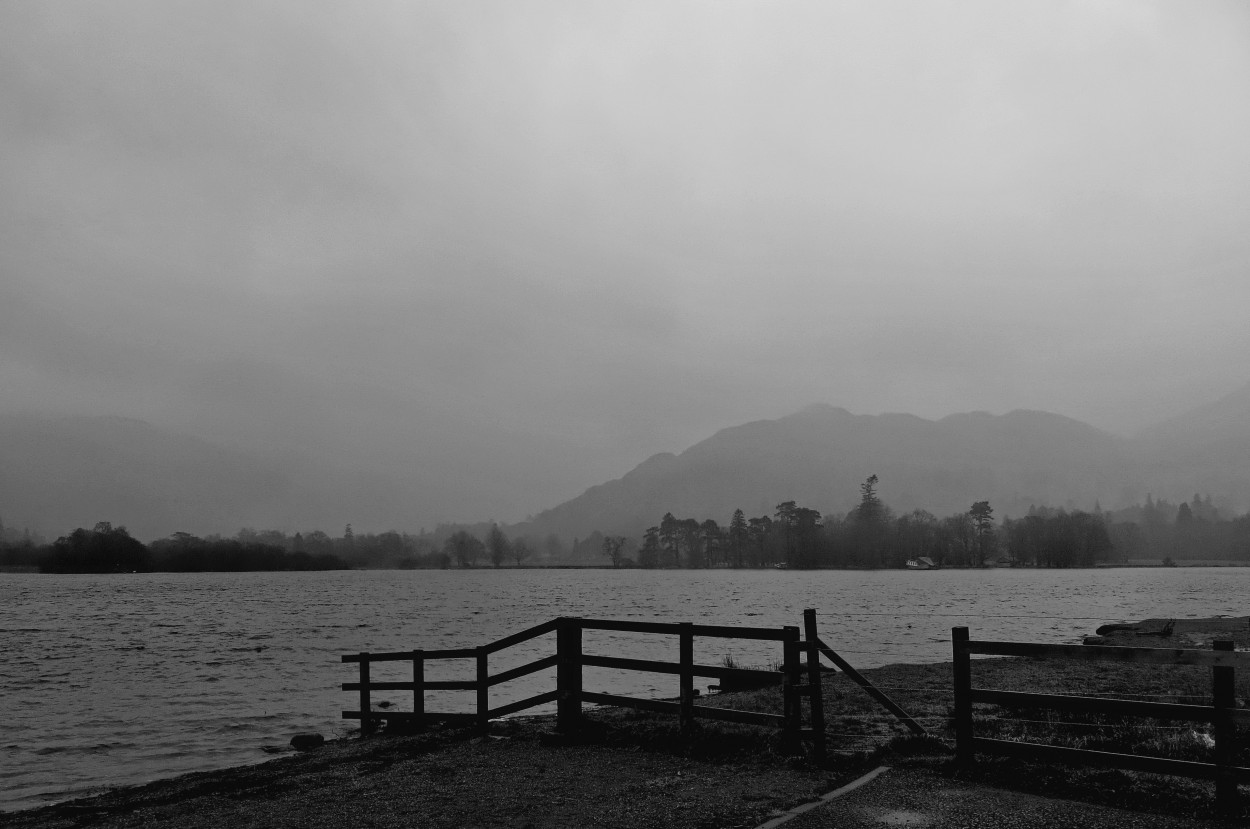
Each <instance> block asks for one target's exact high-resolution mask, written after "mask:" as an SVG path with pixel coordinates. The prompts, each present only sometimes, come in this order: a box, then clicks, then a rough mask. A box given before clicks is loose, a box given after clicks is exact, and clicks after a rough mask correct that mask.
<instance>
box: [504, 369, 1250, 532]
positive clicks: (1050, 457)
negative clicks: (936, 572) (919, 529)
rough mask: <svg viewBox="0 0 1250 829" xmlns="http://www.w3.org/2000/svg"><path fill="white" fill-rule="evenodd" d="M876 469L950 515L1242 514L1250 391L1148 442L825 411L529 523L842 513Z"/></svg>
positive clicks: (699, 451) (1060, 429)
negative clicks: (1142, 504) (1202, 501)
mask: <svg viewBox="0 0 1250 829" xmlns="http://www.w3.org/2000/svg"><path fill="white" fill-rule="evenodd" d="M874 474H875V475H877V476H878V477H879V479H880V488H879V494H880V495H881V497H882V498H883V500H884V501H885V502H886V503H887V504H889V505H890V506H891V507H892V508H894V509H895V510H896V511H899V512H907V511H910V510H913V509H925V510H928V511H929V512H932V513H934V514H936V515H939V516H940V515H946V514H949V513H954V512H962V511H965V510H967V509H968V507H969V506H970V505H971V504H972V503H973V502H975V501H981V500H989V501H990V503H991V504H992V505H993V507H994V509H995V513H996V515H997V517H999V518H1002V517H1006V516H1017V517H1018V516H1020V515H1022V514H1024V513H1025V512H1026V511H1027V510H1028V508H1029V507H1030V506H1034V505H1037V506H1043V505H1045V506H1056V507H1067V508H1075V509H1085V510H1089V509H1092V508H1093V507H1094V506H1095V504H1100V505H1101V506H1103V507H1119V506H1126V505H1129V504H1133V503H1136V502H1138V501H1141V500H1143V499H1145V497H1146V496H1147V495H1153V496H1154V497H1156V498H1160V497H1162V498H1170V499H1173V500H1183V499H1186V498H1188V497H1190V496H1192V495H1193V494H1194V493H1199V492H1200V493H1207V494H1210V495H1213V496H1214V497H1215V500H1216V503H1217V504H1220V505H1222V506H1223V507H1224V508H1225V509H1228V510H1232V511H1236V512H1241V511H1244V510H1246V509H1247V507H1248V506H1250V386H1247V387H1246V388H1244V389H1242V390H1240V391H1238V392H1236V393H1234V394H1232V395H1229V396H1228V397H1225V398H1223V399H1221V400H1219V401H1217V402H1215V403H1212V404H1210V405H1207V406H1202V407H1200V408H1197V409H1195V410H1193V412H1191V413H1189V414H1186V415H1183V416H1181V417H1177V418H1174V419H1171V420H1169V421H1167V422H1166V423H1162V424H1159V425H1158V426H1156V427H1153V428H1151V429H1148V430H1146V431H1145V432H1143V433H1142V434H1141V435H1139V436H1137V437H1134V438H1123V437H1117V436H1115V435H1112V434H1109V433H1107V432H1104V431H1101V430H1099V429H1096V428H1094V427H1092V426H1089V425H1087V424H1085V423H1082V422H1080V421H1077V420H1073V419H1071V418H1068V417H1063V416H1061V415H1057V414H1051V413H1048V412H1040V411H1024V410H1017V411H1013V412H1009V413H1007V414H1005V415H998V416H996V415H991V414H988V413H986V412H969V413H964V414H954V415H950V416H948V417H944V418H942V419H940V420H924V419H922V418H919V417H915V416H913V415H907V414H882V415H855V414H852V413H850V412H848V411H846V410H845V409H841V408H836V407H832V406H813V407H810V408H808V409H806V410H804V411H802V412H799V413H797V414H793V415H790V416H787V417H782V418H779V419H777V420H762V421H757V422H754V423H748V424H745V425H742V426H737V427H733V428H729V429H724V430H722V431H720V432H718V433H716V434H715V435H713V436H712V437H711V438H708V439H707V440H705V441H702V442H701V443H698V444H696V445H695V446H692V447H691V448H689V449H688V450H686V451H685V452H682V453H681V454H680V455H672V454H667V453H665V454H660V455H655V456H653V457H652V458H650V459H648V460H647V461H645V462H644V463H642V464H640V465H639V466H637V467H636V468H635V469H633V470H631V471H630V472H629V473H627V474H626V475H624V476H623V477H621V478H619V479H617V480H614V481H610V482H607V483H604V484H602V485H600V486H596V487H591V488H590V489H588V490H587V491H586V492H585V493H583V494H582V495H580V496H578V497H577V498H574V499H572V500H571V501H568V502H566V503H564V504H560V505H559V506H556V507H554V508H552V509H550V510H547V511H545V512H543V513H541V514H539V515H537V516H535V518H534V519H533V521H531V522H529V524H528V525H527V526H526V530H527V531H529V532H532V533H535V534H545V533H551V532H554V533H557V534H559V535H566V536H567V535H582V536H584V535H585V534H587V533H589V532H592V531H593V530H596V529H598V530H601V531H602V532H605V533H623V534H631V535H633V534H637V533H639V532H641V530H642V529H644V528H645V527H647V526H651V525H653V524H656V523H658V521H659V519H660V518H661V517H662V516H663V515H664V513H665V512H672V513H674V514H675V515H679V516H695V517H698V518H700V519H702V518H705V517H710V518H714V519H716V520H718V521H721V522H725V521H727V520H728V518H729V516H730V515H731V514H732V512H733V510H734V509H737V508H741V509H743V510H744V511H745V512H746V513H747V514H748V515H770V514H771V513H772V511H773V507H774V506H775V505H776V504H777V503H779V502H780V501H783V500H794V501H797V502H798V503H799V504H801V505H805V506H809V507H812V508H814V509H818V510H821V511H822V512H826V513H842V512H846V511H847V510H849V509H851V508H852V507H854V505H855V504H856V503H857V501H858V497H859V490H858V487H859V484H860V483H861V482H863V481H864V479H866V478H867V477H868V476H869V475H874Z"/></svg>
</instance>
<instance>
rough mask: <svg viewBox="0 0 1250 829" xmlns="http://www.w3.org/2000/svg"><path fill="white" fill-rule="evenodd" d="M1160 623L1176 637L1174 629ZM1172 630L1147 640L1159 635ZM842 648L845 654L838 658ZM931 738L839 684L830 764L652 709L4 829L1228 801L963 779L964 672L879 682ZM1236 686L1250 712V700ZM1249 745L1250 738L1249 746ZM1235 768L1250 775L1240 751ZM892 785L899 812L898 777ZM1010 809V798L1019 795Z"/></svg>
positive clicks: (721, 816)
mask: <svg viewBox="0 0 1250 829" xmlns="http://www.w3.org/2000/svg"><path fill="white" fill-rule="evenodd" d="M1160 621H1161V620H1160ZM1158 626H1160V625H1157V624H1151V623H1145V624H1143V625H1142V629H1143V630H1150V629H1155V628H1157V627H1158ZM1137 633H1138V631H1115V632H1111V633H1108V634H1107V637H1106V639H1105V641H1106V643H1108V644H1130V645H1150V646H1156V647H1158V646H1164V647H1207V648H1209V647H1210V642H1211V641H1212V640H1214V639H1232V640H1233V641H1234V642H1235V643H1236V645H1237V647H1238V648H1247V647H1250V621H1248V620H1247V619H1245V618H1242V619H1239V620H1205V621H1201V620H1180V621H1178V622H1177V623H1176V624H1175V625H1174V626H1173V629H1172V632H1171V635H1170V637H1168V638H1166V639H1164V638H1160V637H1143V636H1138V635H1137ZM831 644H832V643H831ZM863 673H864V675H865V676H867V677H868V678H869V679H870V680H871V681H872V682H873V683H874V684H875V685H876V686H877V687H878V688H880V689H881V690H883V691H884V692H885V693H886V694H888V695H889V696H890V697H891V698H892V699H894V700H895V701H896V702H897V703H899V704H900V705H901V706H902V707H903V708H905V709H906V710H907V711H908V712H909V713H910V714H911V715H912V716H913V717H914V718H915V719H917V720H918V721H919V722H920V723H921V724H922V725H924V726H925V728H926V729H927V730H928V731H929V734H930V736H929V737H925V738H917V737H914V736H912V735H910V733H909V732H908V731H907V730H906V729H905V728H904V727H903V726H902V725H901V723H899V722H898V721H897V720H896V719H894V718H893V717H892V716H891V715H890V714H889V713H888V712H887V711H885V710H884V709H883V708H881V707H880V706H879V705H878V704H877V703H876V702H874V701H873V700H872V699H870V698H869V697H868V696H867V695H866V694H864V692H863V690H862V689H860V688H859V687H858V686H857V685H855V684H854V683H852V682H850V681H849V680H847V679H846V678H845V676H843V675H841V674H834V675H830V676H829V677H828V678H827V679H826V680H825V683H824V689H825V693H824V699H825V712H826V723H827V724H826V731H827V739H828V745H829V749H830V754H829V757H828V759H827V760H826V761H825V762H823V763H819V764H818V763H814V762H811V761H810V760H809V759H808V758H806V757H805V756H803V755H802V754H796V753H794V752H793V750H792V749H788V748H787V747H786V746H783V745H782V743H781V741H780V740H779V739H778V735H777V734H775V733H773V732H769V731H767V730H763V729H757V728H752V727H748V726H733V725H728V724H719V723H709V722H707V721H701V722H700V724H699V726H698V727H697V728H695V729H693V730H691V731H690V732H687V733H682V732H681V730H680V729H679V727H678V724H677V722H676V721H675V719H674V718H670V717H667V716H664V715H659V714H652V713H646V712H637V711H626V710H619V709H597V710H591V711H589V712H588V714H587V717H586V723H585V728H584V729H583V731H582V733H581V734H580V735H578V736H577V737H576V738H569V737H564V736H561V735H558V734H556V733H555V731H554V725H555V724H554V719H553V718H551V717H529V718H518V719H514V720H507V721H501V722H496V723H493V724H492V727H491V732H490V734H488V735H482V734H480V733H477V732H475V731H473V730H471V729H463V728H455V727H450V726H444V727H433V728H431V729H429V730H427V731H423V732H421V733H408V734H405V733H399V732H392V733H382V734H378V735H375V736H370V737H368V738H364V739H346V740H337V741H332V742H330V743H327V744H326V745H325V746H324V747H322V748H320V749H318V750H316V751H313V752H308V753H302V754H294V755H293V756H288V757H284V758H281V759H278V760H274V761H271V762H267V763H262V764H258V765H253V766H245V767H239V768H232V769H224V770H221V771H216V772H208V773H199V774H191V775H184V776H182V777H179V778H175V779H172V780H163V781H157V782H155V783H152V784H149V785H146V786H138V787H128V788H123V789H117V790H114V791H111V792H109V793H106V794H103V795H100V796H96V797H91V798H84V799H82V800H76V801H71V802H69V803H65V804H60V805H57V806H52V807H46V808H42V809H35V810H29V811H24V812H17V813H12V814H8V815H5V818H6V819H7V821H8V825H11V826H14V827H23V829H26V828H29V829H34V828H35V827H39V828H40V829H47V828H48V827H70V826H102V827H120V826H135V825H143V826H169V827H175V826H176V827H213V828H214V829H216V827H226V826H235V825H265V826H272V827H286V826H290V827H297V826H299V827H305V826H307V827H317V826H325V827H332V826H333V827H340V826H345V825H371V826H383V827H390V826H411V825H420V826H423V827H436V828H438V827H459V826H466V825H471V826H490V827H494V826H500V827H505V826H506V827H525V826H532V827H538V826H543V827H584V826H597V827H622V829H624V827H631V829H632V827H657V829H666V827H713V826H715V827H739V826H740V827H754V826H758V825H759V824H760V823H762V822H763V821H765V820H768V819H769V818H770V817H773V816H776V815H778V814H780V813H781V812H783V811H785V810H787V809H789V808H791V807H793V806H795V805H796V804H799V803H802V802H805V801H810V800H811V799H813V798H815V797H817V796H819V795H820V794H822V793H825V792H828V791H829V790H831V789H833V788H836V787H837V786H839V785H841V784H843V783H845V782H847V781H849V780H852V779H854V778H855V777H857V776H858V775H860V774H862V773H864V772H865V771H867V770H869V769H871V768H873V767H875V766H877V765H880V764H882V763H885V764H888V765H891V766H894V767H899V766H905V767H908V768H909V769H910V771H909V772H908V774H916V773H919V774H923V775H928V776H930V777H933V778H934V779H938V780H946V781H948V782H949V781H950V780H952V779H954V778H958V779H959V780H961V781H963V782H961V783H960V784H959V785H967V784H968V783H969V782H972V783H975V784H980V785H989V786H994V787H998V788H1001V789H1004V790H1014V791H1024V792H1030V793H1035V794H1043V795H1049V796H1052V797H1063V798H1070V799H1073V800H1075V801H1077V805H1076V806H1074V807H1073V808H1075V809H1080V808H1092V805H1091V806H1090V807H1082V806H1081V805H1080V804H1100V805H1105V806H1114V807H1118V808H1123V809H1132V810H1138V811H1140V812H1151V813H1157V814H1171V815H1177V816H1189V817H1199V818H1202V817H1212V818H1213V817H1214V801H1213V786H1212V785H1211V784H1209V783H1206V782H1201V781H1192V780H1186V779H1182V778H1173V777H1160V776H1155V775H1148V774H1139V773H1136V772H1124V771H1116V770H1105V769H1104V770H1098V769H1071V768H1064V767H1060V766H1053V765H1045V764H1028V763H1024V762H1021V761H1016V760H1006V759H981V760H979V761H978V762H977V763H976V764H975V765H974V766H973V767H972V768H970V769H958V768H956V767H955V766H954V763H953V752H952V747H953V743H954V738H953V732H952V730H951V714H952V703H953V697H952V681H951V666H950V664H949V663H944V664H928V665H892V666H887V667H883V668H877V669H871V670H867V671H864V672H863ZM973 680H974V685H976V686H978V687H986V688H999V689H1003V690H1025V691H1032V692H1040V693H1064V694H1081V695H1088V696H1106V697H1116V696H1122V697H1124V698H1128V699H1157V700H1160V701H1168V702H1192V703H1195V704H1202V701H1203V700H1205V701H1206V702H1208V703H1209V700H1210V692H1211V678H1210V670H1209V669H1202V668H1193V667H1186V666H1176V667H1172V666H1162V667H1160V666H1157V665H1139V664H1133V663H1108V662H1095V663H1084V662H1080V663H1078V662H1065V661H1056V660H1034V659H1016V658H1011V659H984V660H977V661H975V662H974V664H973ZM1248 680H1250V677H1244V676H1239V677H1238V679H1237V688H1236V695H1237V698H1238V700H1239V705H1242V706H1244V705H1245V701H1246V700H1247V699H1250V681H1248ZM700 704H708V705H717V706H722V707H736V708H743V709H748V710H756V711H770V712H780V710H781V708H782V700H781V693H780V691H779V689H778V688H775V687H774V688H764V689H760V690H756V691H748V692H740V693H733V694H718V695H714V696H712V697H711V698H705V699H703V700H701V701H700ZM976 731H977V734H978V736H987V737H999V738H1002V739H1022V740H1028V741H1035V742H1048V743H1052V744H1055V745H1068V746H1078V747H1083V748H1092V749H1099V750H1104V751H1116V752H1122V753H1141V754H1154V755H1158V756H1166V757H1173V758H1176V759H1188V760H1205V761H1209V760H1210V750H1211V748H1210V735H1209V734H1208V733H1207V730H1206V728H1205V727H1204V726H1201V725H1198V726H1195V725H1193V724H1187V723H1180V722H1173V721H1163V722H1159V721H1152V720H1142V719H1140V718H1131V717H1115V718H1109V717H1106V716H1101V715H1088V716H1087V715H1079V714H1072V713H1069V712H1049V713H1046V712H1018V711H1010V712H1009V711H1005V710H998V709H995V708H993V707H988V706H986V707H978V709H977V712H976ZM1243 742H1250V740H1243ZM1238 763H1239V765H1243V766H1250V751H1248V750H1247V749H1245V748H1242V749H1241V750H1240V755H1239V757H1238ZM873 785H874V786H884V787H886V788H885V789H884V793H885V796H886V797H887V798H888V796H889V789H888V787H889V785H890V782H889V776H888V775H886V776H883V777H882V778H880V779H879V782H874V783H873ZM1244 792H1245V790H1244V788H1243V794H1244ZM1004 797H1007V795H1004Z"/></svg>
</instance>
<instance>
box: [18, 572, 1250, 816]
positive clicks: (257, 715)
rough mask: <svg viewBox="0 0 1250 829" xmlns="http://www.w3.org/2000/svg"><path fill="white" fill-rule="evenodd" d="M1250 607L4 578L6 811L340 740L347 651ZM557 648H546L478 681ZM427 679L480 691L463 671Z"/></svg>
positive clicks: (640, 646)
mask: <svg viewBox="0 0 1250 829" xmlns="http://www.w3.org/2000/svg"><path fill="white" fill-rule="evenodd" d="M1248 597H1250V568H1166V569H1165V568H1152V569H1146V568H1142V569H1103V570H1060V571H1036V570H1008V569H1000V570H979V571H966V570H942V571H928V572H920V571H812V572H806V571H786V570H766V571H725V570H715V571H685V570H682V571H646V570H619V571H614V570H548V571H543V570H518V571H512V570H498V571H494V570H472V571H335V572H325V573H238V574H234V573H231V574H208V573H203V574H166V573H152V574H136V575H120V576H95V575H81V576H44V575H38V574H0V645H2V649H0V700H3V709H4V711H3V717H4V731H3V736H2V737H0V749H2V750H0V809H5V810H11V809H21V808H29V807H32V806H37V805H42V804H46V803H51V802H56V801H59V800H64V799H67V798H71V797H77V796H82V795H84V794H89V793H91V792H93V791H96V790H98V789H100V788H101V787H107V786H113V785H119V784H130V783H140V782H144V781H147V780H152V779H155V778H158V777H167V776H171V775H175V774H181V773H184V772H189V771H202V770H208V769H214V768H222V767H226V766H232V765H240V764H244V763H250V762H259V761H262V760H265V759H268V758H269V757H270V756H271V754H269V753H267V752H266V747H269V749H270V750H271V751H272V750H276V749H278V748H281V749H283V750H285V747H286V745H287V743H288V741H289V740H290V738H291V736H292V735H293V734H295V733H296V732H299V731H319V732H321V733H322V734H325V735H326V736H327V737H337V736H342V735H344V734H346V733H348V731H349V730H350V729H351V728H353V727H354V726H355V723H353V722H349V721H344V720H341V719H340V718H339V716H340V712H341V711H342V710H344V709H350V708H354V707H355V699H354V695H353V694H350V693H345V692H343V691H341V690H340V689H339V685H340V683H342V682H350V681H353V680H354V679H355V669H356V666H355V665H343V664H341V663H340V661H339V657H340V656H341V655H342V654H345V653H352V652H358V651H362V650H370V651H394V650H410V649H413V648H424V649H432V648H447V647H465V646H475V645H481V644H485V643H487V642H489V641H491V640H493V639H495V638H498V637H500V636H504V635H506V634H508V633H513V632H516V631H518V630H521V629H523V628H526V627H529V626H531V625H535V624H538V623H540V622H544V621H547V620H548V619H551V618H553V617H556V616H585V617H599V618H612V619H635V620H659V621H672V622H680V621H690V622H702V623H708V624H727V625H734V624H743V625H753V626H770V627H772V626H781V625H798V624H801V613H802V611H803V609H804V608H807V607H814V608H816V609H817V612H818V614H819V619H820V629H821V638H822V639H824V640H825V641H826V642H827V643H828V644H829V645H830V646H832V647H833V648H835V649H836V650H838V651H839V652H840V653H842V654H843V655H844V656H845V657H846V658H847V659H848V661H850V662H851V663H852V664H854V665H856V666H857V667H864V668H869V667H874V666H878V665H882V664H887V663H892V662H931V661H944V660H946V659H947V658H948V657H949V653H950V644H949V643H950V629H951V627H952V626H955V625H967V626H969V627H970V628H971V630H972V635H973V637H974V638H986V639H991V638H1001V639H1012V640H1019V641H1039V642H1078V641H1080V637H1081V636H1082V635H1084V634H1088V633H1092V632H1093V629H1094V628H1095V627H1097V626H1098V625H1099V624H1101V623H1103V622H1111V621H1131V620H1136V619H1141V618H1148V617H1158V616H1166V617H1177V618H1182V617H1198V616H1215V615H1245V614H1246V613H1247V611H1248V607H1247V605H1248V604H1250V599H1248ZM584 649H585V651H586V652H587V653H602V654H606V655H620V656H635V657H638V658H653V659H670V658H671V659H676V645H675V642H674V641H673V638H672V637H665V638H662V639H661V638H658V637H655V636H650V637H648V636H647V635H643V634H619V633H615V634H614V633H606V632H587V633H586V640H585V644H584ZM551 653H554V636H548V637H543V638H542V639H538V640H534V641H531V642H529V643H526V644H525V645H522V646H520V647H518V648H515V649H513V650H512V651H508V652H504V653H502V654H500V655H499V656H498V658H496V657H494V656H492V660H491V670H492V672H495V671H497V670H499V669H505V668H508V667H511V666H513V665H519V664H522V663H524V662H528V661H531V660H532V659H535V658H538V657H539V656H545V655H548V654H551ZM725 656H733V657H734V659H735V660H736V661H737V662H738V663H740V664H748V665H759V666H766V665H768V664H769V663H770V662H772V661H774V660H776V659H778V658H779V657H780V650H779V648H778V646H776V645H771V646H770V645H768V644H766V643H759V644H756V645H754V646H752V644H751V643H747V642H737V641H733V642H730V641H724V640H697V641H696V646H695V658H696V661H698V662H700V663H703V664H713V665H715V664H719V663H720V661H721V659H722V658H724V657H725ZM387 667H393V668H394V674H391V673H387V671H386V668H387ZM403 669H404V665H403V663H396V664H395V665H394V666H382V665H379V666H376V667H375V669H374V677H373V678H374V679H392V678H393V679H407V678H410V677H407V676H405V675H404V670H403ZM453 669H458V670H459V673H458V674H453V673H449V672H448V671H451V670H453ZM430 676H431V678H462V679H471V678H472V665H471V664H469V663H467V662H461V663H458V664H452V663H446V664H444V665H443V670H442V673H435V672H433V671H431V674H430ZM585 687H586V689H587V690H589V691H608V692H618V693H626V694H635V695H649V696H657V697H661V696H662V697H672V696H676V694H677V679H676V677H671V676H661V675H653V674H637V673H626V672H612V671H606V670H599V669H587V671H586V678H585ZM553 688H554V670H552V671H547V672H543V673H539V674H535V675H532V676H530V677H526V678H525V679H524V680H522V681H520V682H517V683H509V684H506V685H504V686H500V687H499V688H498V689H492V696H491V705H492V706H495V705H499V704H502V703H504V702H508V701H510V700H513V699H520V698H523V697H526V696H529V695H531V694H533V693H537V692H539V691H542V690H550V689H553ZM391 696H392V698H393V700H394V702H395V704H396V706H397V707H398V708H400V709H404V708H406V707H407V705H406V704H405V701H404V699H403V697H404V692H396V693H394V694H392V695H391ZM386 698H387V695H386V694H378V695H377V696H376V697H375V699H378V700H384V699H386ZM472 705H473V696H472V692H468V693H464V694H443V695H440V697H438V698H434V697H433V696H431V698H430V702H429V709H430V710H436V711H438V710H441V711H470V710H472Z"/></svg>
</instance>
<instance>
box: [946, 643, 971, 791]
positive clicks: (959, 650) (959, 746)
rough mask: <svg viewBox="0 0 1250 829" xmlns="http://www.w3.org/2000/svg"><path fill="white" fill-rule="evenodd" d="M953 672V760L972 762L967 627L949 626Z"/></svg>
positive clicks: (961, 762) (969, 666)
mask: <svg viewBox="0 0 1250 829" xmlns="http://www.w3.org/2000/svg"><path fill="white" fill-rule="evenodd" d="M951 647H952V651H953V653H952V657H953V667H954V674H955V762H957V763H958V764H959V765H961V766H966V765H969V764H970V763H972V759H973V751H972V661H971V658H970V657H969V655H968V629H967V628H966V627H956V628H951Z"/></svg>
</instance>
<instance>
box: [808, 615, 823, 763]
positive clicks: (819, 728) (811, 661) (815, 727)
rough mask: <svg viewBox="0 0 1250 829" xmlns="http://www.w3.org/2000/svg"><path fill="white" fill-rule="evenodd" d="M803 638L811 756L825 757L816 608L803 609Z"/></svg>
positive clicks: (820, 758) (820, 759)
mask: <svg viewBox="0 0 1250 829" xmlns="http://www.w3.org/2000/svg"><path fill="white" fill-rule="evenodd" d="M803 638H804V640H805V642H804V644H805V645H806V646H807V686H808V688H809V689H810V692H809V693H810V694H811V696H809V697H808V700H809V704H810V706H811V712H812V756H813V757H814V758H815V759H816V760H817V761H823V760H824V759H825V698H824V691H823V690H822V688H821V685H820V637H819V636H818V635H817V634H816V610H815V609H814V608H808V609H807V610H804V611H803Z"/></svg>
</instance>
